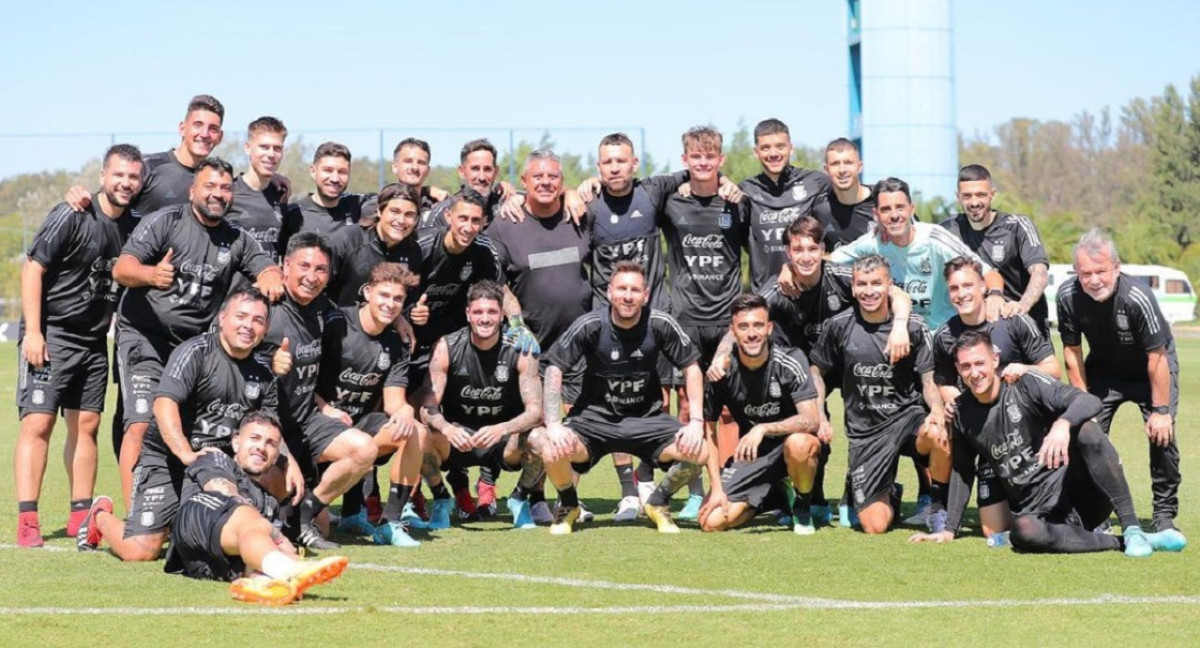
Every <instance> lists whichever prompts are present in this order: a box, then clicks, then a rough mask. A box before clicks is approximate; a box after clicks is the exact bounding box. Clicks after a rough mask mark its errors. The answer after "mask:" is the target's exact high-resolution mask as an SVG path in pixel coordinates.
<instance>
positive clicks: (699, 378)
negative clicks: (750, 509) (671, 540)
mask: <svg viewBox="0 0 1200 648" xmlns="http://www.w3.org/2000/svg"><path fill="white" fill-rule="evenodd" d="M646 284H647V281H646V271H645V270H644V269H643V268H642V266H641V265H639V264H638V263H637V262H635V261H622V262H620V263H618V265H617V268H616V272H615V273H614V274H613V277H612V281H611V282H610V284H609V289H608V299H609V303H610V304H611V305H610V307H609V308H608V309H607V310H599V309H597V310H594V311H592V312H590V313H588V314H586V315H584V316H583V317H580V318H579V319H577V320H575V323H574V324H572V325H571V327H570V328H569V329H567V331H566V333H564V334H563V335H562V337H560V338H559V339H558V341H557V342H556V343H555V344H554V347H553V348H552V349H551V351H550V366H549V367H547V368H546V376H545V381H544V391H543V410H544V420H545V428H544V429H540V430H538V431H535V432H534V436H535V440H534V447H535V449H536V451H537V452H538V454H539V455H540V456H541V458H542V460H543V462H544V463H545V466H546V473H547V475H548V477H549V479H550V481H551V483H553V484H554V487H555V488H556V489H558V495H559V500H560V502H561V504H560V506H559V507H558V509H557V510H556V511H555V515H554V518H555V519H554V524H553V526H551V527H550V533H552V534H554V535H563V534H567V533H570V532H571V531H572V527H573V525H574V523H575V521H576V520H577V519H578V518H579V512H580V511H579V495H578V494H577V493H576V491H575V486H574V483H573V481H572V480H573V477H574V473H576V472H578V473H586V472H588V471H589V470H590V469H591V467H592V466H594V465H595V464H596V462H597V461H599V460H600V459H601V458H602V457H603V456H604V455H606V454H609V453H611V452H625V453H628V454H631V455H634V456H636V457H639V458H641V459H642V461H645V462H647V463H650V464H654V465H656V466H658V467H661V468H668V467H669V470H667V474H666V477H665V478H664V479H663V481H662V483H660V484H659V485H658V487H657V488H656V489H655V491H654V493H653V494H652V495H651V496H650V498H649V500H648V501H647V504H646V506H645V511H646V516H647V517H649V518H650V520H651V521H652V522H654V524H655V526H657V527H658V530H659V532H661V533H678V532H679V528H678V527H676V526H675V523H674V522H673V521H672V520H671V512H670V509H669V507H668V506H667V503H668V501H669V500H670V497H671V495H672V494H674V492H675V491H677V490H679V489H680V488H682V487H683V485H684V484H686V483H688V482H689V481H691V479H692V477H694V476H695V475H696V474H697V473H698V472H699V471H700V466H701V465H702V464H705V463H706V462H707V461H708V447H707V445H706V444H705V442H704V425H703V423H704V422H703V419H702V418H701V417H702V415H703V398H704V396H703V392H704V376H703V374H701V372H700V367H699V366H698V365H697V360H698V358H699V353H698V352H697V350H696V346H695V345H694V344H692V341H691V340H690V339H688V337H687V334H686V333H684V332H683V329H682V328H680V326H679V323H678V322H676V321H675V319H674V318H672V317H671V316H670V315H667V314H666V313H662V312H659V311H656V310H654V309H652V308H647V307H646V302H647V301H648V299H649V295H648V294H647V292H646V288H647V286H646ZM660 354H662V355H665V356H666V357H667V359H668V360H669V361H670V362H671V364H672V365H674V366H676V367H680V368H682V369H683V370H684V376H685V377H686V380H687V383H686V384H687V392H688V408H689V411H688V423H687V424H686V425H684V426H683V427H680V426H679V421H678V420H676V419H674V418H672V417H671V416H670V415H669V414H667V413H666V412H664V411H663V407H662V394H661V387H660V385H659V384H658V356H659V355H660ZM581 359H586V362H587V365H586V368H585V369H584V374H583V389H582V390H581V392H580V398H579V400H577V401H575V403H574V405H573V406H572V407H571V411H570V412H569V414H568V416H567V418H566V420H563V415H562V377H563V372H565V371H567V370H569V369H571V368H572V367H574V366H576V364H577V363H578V362H579V361H580V360H581ZM572 469H573V470H572Z"/></svg>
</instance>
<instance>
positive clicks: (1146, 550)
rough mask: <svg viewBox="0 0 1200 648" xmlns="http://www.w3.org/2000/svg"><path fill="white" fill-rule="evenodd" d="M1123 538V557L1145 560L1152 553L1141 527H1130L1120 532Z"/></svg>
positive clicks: (1152, 549)
mask: <svg viewBox="0 0 1200 648" xmlns="http://www.w3.org/2000/svg"><path fill="white" fill-rule="evenodd" d="M1121 535H1122V536H1123V537H1124V538H1125V555H1126V556H1128V557H1130V558H1145V557H1146V556H1149V555H1150V554H1152V553H1154V547H1153V546H1151V545H1150V540H1149V539H1148V538H1146V534H1145V533H1142V528H1141V527H1135V526H1131V527H1129V528H1127V529H1125V530H1123V531H1122V532H1121Z"/></svg>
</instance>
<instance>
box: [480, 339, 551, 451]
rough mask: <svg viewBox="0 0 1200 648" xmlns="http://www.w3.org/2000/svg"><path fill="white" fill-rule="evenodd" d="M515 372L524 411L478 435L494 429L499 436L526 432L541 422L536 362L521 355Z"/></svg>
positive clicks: (540, 399)
mask: <svg viewBox="0 0 1200 648" xmlns="http://www.w3.org/2000/svg"><path fill="white" fill-rule="evenodd" d="M517 372H518V373H519V374H520V378H519V380H518V386H519V388H520V390H521V402H522V403H524V404H525V411H524V412H521V413H520V414H518V415H516V416H514V417H513V418H512V420H510V421H505V422H504V423H500V424H498V425H489V426H486V427H483V428H480V430H479V433H480V434H483V432H484V430H487V429H488V428H494V429H495V432H496V434H498V435H499V436H508V435H510V434H513V433H520V432H528V431H530V430H532V429H533V428H535V427H537V425H538V424H539V423H541V422H542V383H541V381H540V380H539V379H538V361H537V360H536V359H535V358H533V357H532V356H527V355H523V356H521V357H520V359H519V360H518V361H517Z"/></svg>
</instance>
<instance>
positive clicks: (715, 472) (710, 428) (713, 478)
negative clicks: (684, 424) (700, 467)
mask: <svg viewBox="0 0 1200 648" xmlns="http://www.w3.org/2000/svg"><path fill="white" fill-rule="evenodd" d="M704 429H705V432H707V434H705V435H704V442H705V443H706V444H708V460H707V461H705V462H704V469H705V470H706V471H707V472H708V483H709V484H710V485H711V490H710V491H709V493H710V494H711V493H714V492H716V493H720V492H723V491H722V489H721V457H720V454H721V451H720V446H718V445H717V438H718V436H717V435H718V432H719V428H718V426H717V422H716V421H706V422H705V424H704Z"/></svg>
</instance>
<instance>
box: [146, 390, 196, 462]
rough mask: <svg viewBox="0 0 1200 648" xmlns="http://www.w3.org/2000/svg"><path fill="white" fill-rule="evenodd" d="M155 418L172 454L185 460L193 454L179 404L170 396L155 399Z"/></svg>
mask: <svg viewBox="0 0 1200 648" xmlns="http://www.w3.org/2000/svg"><path fill="white" fill-rule="evenodd" d="M154 420H155V422H156V423H158V433H159V434H160V435H162V440H163V443H165V444H166V445H167V448H168V449H169V450H170V451H171V454H173V455H175V456H176V457H178V458H179V460H180V461H183V460H185V459H187V458H188V457H190V456H191V454H192V446H191V444H190V443H188V439H187V435H185V434H184V432H183V420H182V418H181V417H180V416H179V404H178V403H176V402H175V401H173V400H171V399H169V398H163V397H161V396H160V397H158V398H156V399H154ZM185 463H186V462H185Z"/></svg>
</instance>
